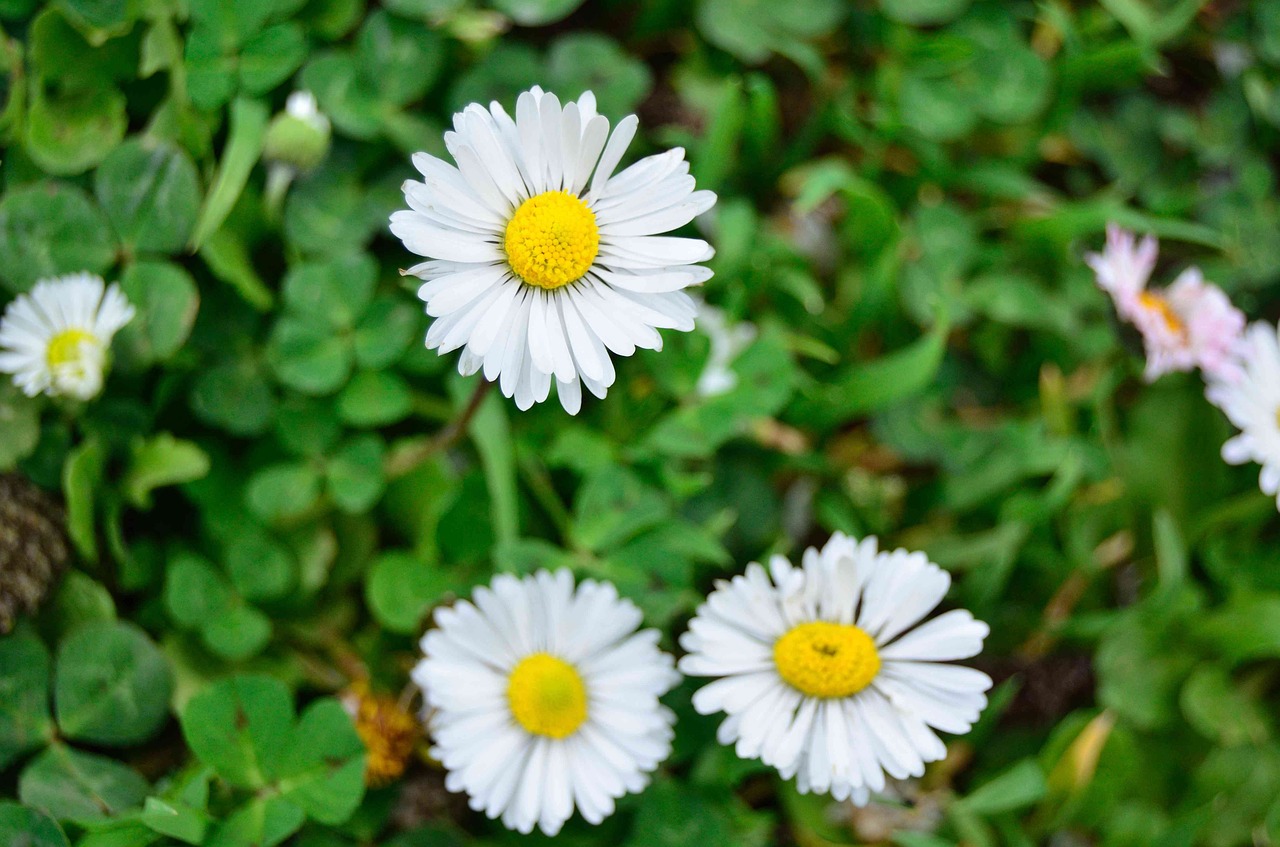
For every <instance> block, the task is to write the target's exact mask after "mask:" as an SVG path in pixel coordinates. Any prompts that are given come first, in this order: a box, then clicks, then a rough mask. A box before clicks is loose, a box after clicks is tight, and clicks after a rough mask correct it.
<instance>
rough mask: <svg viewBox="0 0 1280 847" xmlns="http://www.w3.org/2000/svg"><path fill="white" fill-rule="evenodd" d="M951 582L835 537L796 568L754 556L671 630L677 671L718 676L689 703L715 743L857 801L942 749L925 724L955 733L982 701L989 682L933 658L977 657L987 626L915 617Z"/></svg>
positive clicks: (815, 788)
mask: <svg viewBox="0 0 1280 847" xmlns="http://www.w3.org/2000/svg"><path fill="white" fill-rule="evenodd" d="M950 585H951V578H950V575H949V574H948V573H947V572H946V571H944V570H942V569H941V568H939V567H938V566H937V565H934V564H932V563H931V562H929V560H928V558H927V557H926V556H925V555H924V554H923V553H910V552H907V551H905V550H895V551H893V552H892V553H886V552H879V551H878V550H877V543H876V539H875V538H867V539H864V540H863V541H861V542H857V541H855V540H854V539H852V538H849V537H847V536H845V535H842V534H839V533H837V534H835V535H834V536H832V537H831V540H830V541H828V542H827V544H826V546H825V547H823V548H822V549H821V550H818V549H816V548H812V547H811V548H809V549H808V550H806V551H805V553H804V557H803V559H802V566H801V567H799V568H796V567H794V566H792V564H791V563H790V562H789V561H788V560H787V559H786V558H784V557H782V556H774V557H773V558H772V559H771V560H770V562H769V568H768V569H767V570H766V569H765V568H764V567H763V566H762V565H760V564H757V563H754V562H753V563H752V564H750V565H748V566H747V569H746V573H745V574H744V575H742V576H736V577H734V578H733V579H732V580H729V581H721V582H719V583H717V585H716V588H715V590H714V591H713V592H712V593H711V594H710V596H708V597H707V601H706V603H704V604H703V605H702V606H700V607H699V608H698V611H697V614H696V615H695V617H694V618H693V620H692V621H690V623H689V631H688V632H687V633H685V634H684V636H683V637H682V638H681V639H680V644H681V646H682V647H684V649H685V650H687V651H688V655H686V656H685V657H684V658H683V659H681V660H680V670H681V671H683V672H684V673H686V674H689V675H691V676H709V677H717V679H716V680H715V681H713V682H711V683H709V684H707V685H706V686H704V687H703V688H701V689H700V690H699V691H698V692H697V693H696V694H695V695H694V698H693V705H694V708H695V709H697V711H698V712H699V713H701V714H704V715H706V714H713V713H716V712H725V713H726V714H727V717H726V718H725V720H724V722H723V723H721V724H720V729H719V732H718V738H719V740H720V742H721V743H722V744H731V745H734V748H735V751H736V752H737V754H738V755H739V756H740V757H742V758H744V759H752V758H759V759H760V760H762V761H763V762H764V763H765V764H767V765H770V766H772V767H775V768H777V769H778V771H779V773H781V775H782V776H783V777H784V778H787V779H790V778H791V777H795V779H796V787H797V788H798V790H799V791H800V792H801V793H808V792H815V793H830V794H831V796H832V797H834V798H835V799H837V800H845V799H851V800H853V801H854V802H856V803H859V804H862V803H865V802H867V800H868V799H869V797H870V795H871V794H872V793H877V792H881V791H883V790H884V788H885V776H886V774H888V775H889V776H892V777H894V778H895V779H906V778H908V777H917V776H920V775H921V774H923V773H924V766H925V764H926V763H927V762H933V761H937V760H940V759H942V758H944V757H945V756H946V753H947V750H946V746H945V745H944V744H943V742H942V740H941V739H940V738H939V737H938V735H937V733H936V732H935V730H940V731H942V732H949V733H956V734H959V733H964V732H968V731H969V729H970V728H971V727H972V725H973V723H974V722H975V721H976V720H977V719H978V715H979V714H980V713H981V711H982V709H983V708H985V706H986V703H987V698H986V691H987V690H988V689H989V688H990V687H991V678H990V677H988V676H987V675H986V674H984V673H982V672H981V671H978V670H974V669H973V668H968V667H962V666H958V665H953V664H946V663H948V662H951V661H952V660H954V659H965V658H969V657H971V656H975V655H977V654H978V653H979V652H980V651H981V649H982V641H983V639H984V638H985V637H986V636H987V634H988V632H989V629H988V627H987V625H986V624H984V623H982V622H981V621H977V620H974V618H973V615H971V614H969V612H967V611H963V610H954V611H950V612H946V613H944V614H942V615H939V616H938V617H936V618H934V619H932V620H930V621H928V622H927V623H923V624H922V623H920V621H921V620H922V619H923V618H924V617H925V616H926V615H927V614H929V612H930V611H932V610H933V609H934V607H936V606H937V605H938V603H940V602H941V601H942V598H943V597H944V596H945V595H946V593H947V589H948V587H949V586H950Z"/></svg>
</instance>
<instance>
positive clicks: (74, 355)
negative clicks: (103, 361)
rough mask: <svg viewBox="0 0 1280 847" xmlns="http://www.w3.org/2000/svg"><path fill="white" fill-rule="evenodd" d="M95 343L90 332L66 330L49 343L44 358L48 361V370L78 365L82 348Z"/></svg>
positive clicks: (95, 340)
mask: <svg viewBox="0 0 1280 847" xmlns="http://www.w3.org/2000/svg"><path fill="white" fill-rule="evenodd" d="M96 343H97V339H95V338H94V337H93V333H91V332H85V331H84V330H83V329H66V330H63V331H62V332H60V333H58V334H57V335H55V336H54V337H53V338H52V339H51V340H50V341H49V349H48V351H47V352H46V353H45V358H46V359H48V362H49V367H50V368H59V367H62V366H63V365H74V364H78V363H79V361H80V358H81V356H82V346H83V345H84V344H96Z"/></svg>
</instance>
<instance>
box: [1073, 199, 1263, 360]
mask: <svg viewBox="0 0 1280 847" xmlns="http://www.w3.org/2000/svg"><path fill="white" fill-rule="evenodd" d="M1157 249H1158V248H1157V244H1156V241H1155V239H1154V238H1152V237H1151V236H1146V237H1145V238H1143V239H1142V240H1141V241H1138V240H1137V239H1135V237H1134V235H1133V233H1130V232H1126V231H1125V230H1123V229H1121V228H1120V227H1118V226H1116V225H1115V224H1109V225H1108V226H1107V245H1106V247H1105V248H1104V249H1103V251H1102V252H1101V253H1090V254H1089V255H1088V256H1086V257H1085V261H1086V262H1087V263H1088V264H1089V267H1091V268H1093V271H1094V274H1095V275H1096V276H1097V279H1098V287H1099V288H1101V289H1102V290H1103V291H1106V292H1107V293H1108V294H1110V295H1111V299H1112V301H1113V302H1114V303H1115V307H1116V313H1117V314H1118V315H1120V317H1121V318H1122V319H1124V320H1125V321H1128V322H1129V323H1131V324H1133V325H1134V326H1135V327H1137V329H1138V332H1140V333H1141V334H1142V342H1143V346H1144V348H1145V349H1146V353H1147V367H1146V370H1145V376H1146V378H1147V381H1148V382H1151V381H1154V380H1155V379H1156V378H1158V377H1160V376H1162V375H1164V374H1167V373H1171V372H1173V371H1190V370H1194V369H1195V368H1197V367H1198V368H1200V370H1201V371H1202V372H1203V373H1204V374H1205V376H1206V377H1210V378H1214V379H1234V378H1235V377H1236V376H1238V374H1239V364H1238V348H1239V345H1240V338H1241V334H1242V333H1243V332H1244V325H1245V319H1244V315H1243V314H1242V313H1241V312H1240V310H1239V309H1237V308H1236V307H1235V306H1233V305H1232V304H1231V301H1230V300H1229V299H1228V298H1227V295H1226V294H1224V293H1223V292H1222V289H1220V288H1218V287H1217V286H1216V285H1213V284H1212V283H1209V282H1206V281H1205V279H1204V275H1203V274H1202V273H1201V272H1200V269H1199V268H1196V267H1191V268H1187V269H1186V270H1185V271H1183V272H1182V273H1181V274H1179V275H1178V278H1177V279H1176V280H1174V282H1173V284H1172V285H1170V286H1169V287H1168V288H1165V289H1160V290H1151V289H1148V288H1147V281H1148V279H1149V278H1150V276H1151V271H1152V269H1153V268H1154V267H1155V262H1156V253H1157Z"/></svg>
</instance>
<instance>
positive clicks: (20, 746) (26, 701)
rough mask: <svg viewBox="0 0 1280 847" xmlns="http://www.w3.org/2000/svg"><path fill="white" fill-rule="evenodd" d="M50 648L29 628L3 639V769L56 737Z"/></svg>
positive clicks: (0, 736) (0, 748)
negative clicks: (31, 632) (50, 671)
mask: <svg viewBox="0 0 1280 847" xmlns="http://www.w3.org/2000/svg"><path fill="white" fill-rule="evenodd" d="M49 664H50V663H49V651H48V649H46V648H45V646H44V643H43V642H41V641H40V639H38V638H36V637H35V636H34V635H31V634H30V633H28V632H26V631H19V632H16V633H14V634H13V635H9V636H7V637H5V638H0V770H4V769H5V768H6V767H8V766H9V764H10V763H11V762H13V761H14V760H15V759H17V758H18V757H19V756H21V755H23V754H24V753H28V752H30V751H32V750H35V749H36V748H38V747H40V746H41V745H42V744H44V743H45V742H47V741H49V740H50V739H51V738H52V737H53V721H52V720H50V717H49Z"/></svg>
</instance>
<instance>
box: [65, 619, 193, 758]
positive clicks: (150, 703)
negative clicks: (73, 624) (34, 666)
mask: <svg viewBox="0 0 1280 847" xmlns="http://www.w3.org/2000/svg"><path fill="white" fill-rule="evenodd" d="M172 693H173V673H172V671H171V670H170V669H169V663H168V660H167V659H165V657H164V655H163V654H162V653H161V652H160V651H159V649H157V647H156V646H155V645H154V644H153V643H152V642H151V639H149V638H147V636H146V634H145V633H144V632H143V631H142V630H140V629H138V628H137V627H136V626H134V625H133V624H129V623H118V622H97V623H91V624H86V625H84V626H82V627H80V628H79V629H77V630H76V631H75V632H73V633H72V634H71V635H70V636H68V637H67V638H66V639H65V640H64V641H63V642H62V644H61V645H60V646H59V648H58V663H57V669H56V671H55V674H54V702H55V704H56V713H57V718H58V727H59V729H60V730H61V731H62V733H63V734H64V735H66V736H67V737H68V738H73V739H76V740H80V741H90V742H93V743H95V744H106V745H113V746H126V745H129V744H136V743H138V742H140V741H145V740H146V739H148V738H150V737H151V735H152V734H154V733H155V731H156V730H157V729H159V728H160V726H161V724H163V723H164V721H165V719H166V718H167V717H168V715H169V698H170V696H171V695H172Z"/></svg>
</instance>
